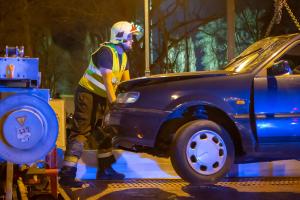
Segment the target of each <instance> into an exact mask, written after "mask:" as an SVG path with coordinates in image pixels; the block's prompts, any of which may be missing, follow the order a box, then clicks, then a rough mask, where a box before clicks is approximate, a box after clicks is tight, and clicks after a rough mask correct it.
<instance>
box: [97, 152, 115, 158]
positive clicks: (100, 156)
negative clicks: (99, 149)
mask: <svg viewBox="0 0 300 200" xmlns="http://www.w3.org/2000/svg"><path fill="white" fill-rule="evenodd" d="M112 155H113V154H112V152H107V153H100V154H98V158H107V157H110V156H112Z"/></svg>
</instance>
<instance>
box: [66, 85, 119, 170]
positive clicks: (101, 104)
mask: <svg viewBox="0 0 300 200" xmlns="http://www.w3.org/2000/svg"><path fill="white" fill-rule="evenodd" d="M74 104H75V112H74V117H73V124H72V127H71V132H70V136H69V138H68V142H67V149H66V152H65V158H64V166H72V165H73V166H76V164H77V161H78V159H79V158H80V157H81V155H82V152H83V149H84V143H85V142H86V141H87V140H88V136H89V134H90V133H91V132H94V135H95V137H96V140H97V143H98V155H97V156H98V164H99V168H100V169H105V168H107V167H110V166H111V164H112V163H114V162H115V158H114V156H113V155H112V143H111V139H112V136H111V135H110V133H106V132H104V131H103V130H102V129H101V125H102V119H103V117H104V113H105V110H106V107H107V99H106V98H104V97H101V96H98V95H96V94H94V93H92V92H90V91H89V90H87V89H85V88H84V87H82V86H80V85H79V86H78V87H77V89H76V92H75V97H74ZM99 160H100V161H99Z"/></svg>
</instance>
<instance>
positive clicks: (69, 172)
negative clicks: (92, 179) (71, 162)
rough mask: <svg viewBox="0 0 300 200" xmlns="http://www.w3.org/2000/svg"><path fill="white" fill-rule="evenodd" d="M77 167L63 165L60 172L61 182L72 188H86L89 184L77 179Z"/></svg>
mask: <svg viewBox="0 0 300 200" xmlns="http://www.w3.org/2000/svg"><path fill="white" fill-rule="evenodd" d="M76 172H77V168H76V167H69V166H63V167H62V168H61V170H60V172H59V176H60V179H59V184H60V185H62V186H67V187H72V188H86V187H88V186H89V184H88V183H85V182H82V181H80V180H78V179H76V178H75V177H76Z"/></svg>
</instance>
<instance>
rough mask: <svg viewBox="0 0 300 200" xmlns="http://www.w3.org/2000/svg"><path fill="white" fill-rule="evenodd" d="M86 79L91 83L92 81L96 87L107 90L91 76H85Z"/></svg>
mask: <svg viewBox="0 0 300 200" xmlns="http://www.w3.org/2000/svg"><path fill="white" fill-rule="evenodd" d="M84 76H85V78H87V79H88V80H89V81H91V82H92V83H93V84H94V85H96V86H97V87H99V88H101V89H102V90H106V88H105V86H104V85H103V84H102V83H100V82H98V81H97V80H96V79H94V78H93V77H92V76H90V75H89V74H87V73H86V74H84Z"/></svg>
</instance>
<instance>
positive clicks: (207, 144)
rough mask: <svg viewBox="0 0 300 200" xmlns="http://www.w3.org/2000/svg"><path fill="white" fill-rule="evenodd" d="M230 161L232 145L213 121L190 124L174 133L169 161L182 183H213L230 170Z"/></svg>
mask: <svg viewBox="0 0 300 200" xmlns="http://www.w3.org/2000/svg"><path fill="white" fill-rule="evenodd" d="M233 161H234V145H233V142H232V140H231V138H230V135H229V134H228V133H227V132H226V130H225V129H223V128H222V127H221V126H220V125H218V124H216V123H215V122H213V121H209V120H195V121H191V122H189V123H187V124H185V125H183V126H182V127H180V128H179V129H178V131H177V132H176V134H175V138H174V140H173V144H172V149H171V162H172V165H173V167H174V169H175V171H176V172H177V174H178V175H179V176H180V177H181V178H183V179H184V180H185V181H188V182H190V183H194V184H201V183H207V182H215V181H217V180H218V179H219V178H222V177H223V176H224V175H225V174H226V173H227V172H228V171H229V170H230V167H231V166H232V164H233Z"/></svg>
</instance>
